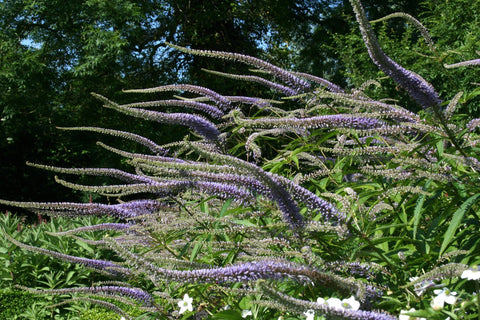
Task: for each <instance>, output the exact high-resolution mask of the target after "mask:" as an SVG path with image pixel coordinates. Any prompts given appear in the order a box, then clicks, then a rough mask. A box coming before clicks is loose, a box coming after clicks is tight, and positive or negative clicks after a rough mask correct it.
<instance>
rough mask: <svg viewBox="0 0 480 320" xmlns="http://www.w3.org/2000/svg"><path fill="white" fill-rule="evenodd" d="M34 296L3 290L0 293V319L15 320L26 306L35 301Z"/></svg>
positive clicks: (17, 291)
mask: <svg viewBox="0 0 480 320" xmlns="http://www.w3.org/2000/svg"><path fill="white" fill-rule="evenodd" d="M37 299H38V298H37V297H35V295H34V294H31V293H29V292H25V291H19V290H10V289H3V290H1V291H0V319H15V317H16V316H17V315H19V314H21V313H22V312H23V311H25V309H26V308H27V306H29V305H33V304H34V303H35V302H36V301H37Z"/></svg>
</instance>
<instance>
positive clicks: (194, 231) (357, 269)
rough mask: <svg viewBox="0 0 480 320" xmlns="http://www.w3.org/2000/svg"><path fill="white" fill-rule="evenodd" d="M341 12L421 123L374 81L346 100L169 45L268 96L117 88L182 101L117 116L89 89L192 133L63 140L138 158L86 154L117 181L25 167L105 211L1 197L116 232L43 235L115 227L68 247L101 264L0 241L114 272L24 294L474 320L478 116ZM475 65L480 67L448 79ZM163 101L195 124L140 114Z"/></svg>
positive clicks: (233, 312)
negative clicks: (130, 147) (89, 181)
mask: <svg viewBox="0 0 480 320" xmlns="http://www.w3.org/2000/svg"><path fill="white" fill-rule="evenodd" d="M351 4H352V6H353V8H354V11H355V14H356V18H357V21H358V23H359V25H360V30H361V33H362V38H363V41H364V43H365V45H366V47H367V51H368V54H369V56H370V58H371V59H372V61H373V62H374V63H375V64H376V65H377V66H378V67H379V69H380V70H381V71H382V72H383V73H384V74H386V75H387V76H389V77H390V78H391V79H393V80H394V81H395V82H396V83H397V84H398V85H399V86H400V87H401V88H403V90H405V92H406V93H407V94H408V95H409V97H410V98H411V99H412V101H414V102H415V103H416V104H418V105H419V106H420V108H421V109H422V110H421V111H420V112H418V113H414V112H412V111H409V110H407V109H405V108H402V107H401V106H398V105H396V104H394V103H391V100H374V99H372V98H370V97H369V96H368V95H367V94H366V93H365V88H367V87H368V86H372V85H377V86H378V85H380V83H378V82H377V81H373V80H372V81H368V82H367V83H365V84H364V85H363V86H361V87H359V88H357V89H355V90H352V92H345V90H344V89H343V88H340V87H339V86H337V85H335V84H333V83H330V82H328V81H326V80H324V79H321V78H318V77H314V76H311V75H306V74H302V73H294V72H288V71H285V70H282V69H279V68H278V67H276V66H274V65H272V64H270V63H267V62H265V61H262V60H259V59H257V58H253V57H249V56H245V55H241V54H236V53H226V52H214V51H202V50H194V49H188V48H183V47H179V46H175V45H171V44H169V45H170V46H171V47H172V48H174V49H177V50H180V51H182V52H184V53H188V54H197V55H202V56H206V57H214V58H220V59H228V60H234V61H237V62H240V63H245V64H247V65H250V66H253V67H254V68H257V69H258V70H256V73H255V74H250V75H246V76H244V75H232V74H224V73H219V72H216V71H215V72H212V71H210V72H211V73H213V74H215V75H216V76H224V77H226V78H231V79H234V80H237V81H251V82H255V83H259V84H262V85H265V86H266V87H267V88H269V89H271V90H272V91H271V93H270V96H269V99H264V98H257V97H239V96H227V95H221V94H219V93H217V92H214V91H212V90H210V89H207V88H204V87H201V86H195V85H188V84H178V85H166V86H160V87H157V88H151V89H138V90H128V91H127V92H130V93H136V94H147V93H150V94H152V93H153V94H154V93H160V92H161V93H164V92H170V91H174V92H177V91H181V92H183V93H184V95H183V96H175V98H176V99H171V100H155V101H146V102H145V101H137V102H133V103H130V104H123V105H120V104H117V103H115V102H114V101H111V100H109V99H108V98H106V97H102V96H100V95H98V94H94V95H95V96H96V97H97V98H99V99H100V100H101V101H102V102H103V103H104V106H105V107H107V108H110V109H113V110H115V111H118V112H121V113H124V114H126V115H129V116H133V117H137V118H142V119H147V120H152V121H156V122H159V123H162V124H180V125H183V126H186V127H188V128H189V129H190V130H191V136H187V137H186V138H185V139H184V140H183V141H178V142H175V143H169V144H165V145H158V144H157V143H155V142H153V141H152V140H150V139H148V138H146V137H141V136H138V135H136V134H134V133H129V132H124V131H119V130H110V129H105V128H92V127H76V128H63V129H65V130H81V131H88V132H96V133H101V134H105V135H113V136H117V137H119V138H123V139H126V140H133V141H136V142H137V143H139V144H140V145H143V146H144V147H146V148H147V149H148V150H149V152H148V153H147V152H145V153H131V152H128V151H126V150H122V149H121V147H119V148H117V147H114V146H110V145H106V144H105V143H102V142H99V143H98V144H99V146H101V147H103V148H104V149H106V150H108V151H110V152H113V153H115V154H117V155H120V156H122V157H123V158H124V162H125V163H127V164H129V165H131V167H132V170H131V171H130V172H127V171H122V170H119V169H111V168H73V169H71V168H62V167H52V166H48V165H41V164H32V165H33V166H35V167H39V168H43V169H46V170H50V171H53V172H56V173H57V174H60V175H62V176H63V175H91V176H93V177H107V178H108V179H107V183H104V182H101V183H99V184H97V185H83V184H79V183H75V182H70V181H67V180H65V179H63V178H59V177H57V178H56V180H57V182H58V183H60V184H62V185H64V186H66V187H70V188H72V189H75V190H80V191H85V192H95V193H98V194H100V195H105V196H107V197H108V199H111V198H114V197H116V198H117V199H118V202H117V203H115V204H101V203H32V202H26V203H21V202H13V201H4V200H2V203H4V204H8V205H15V206H19V207H23V208H27V209H30V210H33V211H35V212H39V213H42V214H43V213H45V214H50V215H52V216H61V217H72V216H75V217H77V216H80V217H81V216H111V217H115V218H117V219H120V220H121V221H122V222H120V223H99V224H92V225H91V226H87V227H79V228H76V229H72V230H68V231H64V232H63V231H62V232H56V233H55V234H56V235H58V236H61V237H62V236H67V235H68V236H73V235H75V238H74V239H76V240H78V241H82V240H81V238H80V237H78V236H76V234H78V233H81V234H84V233H85V232H97V231H104V230H115V231H116V232H117V233H118V235H114V236H107V235H105V236H103V237H101V238H98V240H95V241H89V240H84V241H85V242H87V243H89V244H92V245H96V246H98V247H100V248H109V249H111V250H113V251H114V252H115V253H116V256H114V257H112V259H103V258H102V259H101V258H100V257H98V256H97V257H89V258H84V257H80V256H74V255H69V254H64V253H62V252H61V250H55V251H54V250H45V249H41V248H37V247H34V246H30V245H27V244H25V243H23V242H21V241H19V240H18V239H14V238H13V237H11V236H9V235H8V234H7V235H6V237H7V238H8V240H9V241H10V242H11V243H13V244H14V245H16V246H18V247H21V248H24V249H26V250H29V251H33V252H39V253H42V254H45V255H48V256H52V257H56V258H59V259H60V260H64V261H67V262H69V263H75V264H76V265H80V266H83V267H88V268H92V269H95V270H97V271H99V272H101V273H103V274H105V275H107V276H110V277H111V278H112V279H111V280H104V281H98V282H95V283H93V285H90V286H74V287H71V288H51V289H49V290H46V289H41V290H39V289H32V288H25V289H26V290H28V291H30V292H35V293H42V294H54V295H72V298H71V299H70V300H67V301H66V302H75V301H86V302H90V303H96V304H99V305H101V306H103V307H106V308H109V309H111V310H112V311H114V312H116V313H118V314H119V315H122V316H123V317H125V318H132V315H131V314H130V312H129V310H126V309H125V308H124V307H123V306H124V305H125V304H130V305H134V306H137V307H138V308H139V309H141V310H143V311H144V313H145V314H144V315H145V316H148V315H151V316H154V317H160V318H167V319H170V318H180V317H183V318H188V317H191V316H195V317H197V318H202V317H208V316H211V317H212V318H224V319H225V318H231V319H237V318H242V317H249V316H251V317H253V318H256V319H273V318H278V317H285V318H292V319H295V318H298V317H299V316H300V317H304V316H305V317H307V319H314V318H315V316H316V315H317V318H318V316H319V315H320V316H321V317H326V318H328V319H396V315H399V314H402V315H401V317H407V315H403V313H409V315H411V316H413V317H428V319H444V318H445V317H446V316H449V317H452V318H453V319H458V318H459V317H461V316H467V315H471V314H475V313H476V314H477V315H478V310H477V305H476V302H477V301H475V300H477V299H478V298H476V297H478V295H476V296H475V295H474V294H473V293H474V292H475V290H476V287H474V286H473V285H474V284H476V282H472V281H470V280H478V278H480V271H479V270H478V268H477V267H470V266H474V265H476V264H477V263H478V262H479V261H478V258H477V256H476V253H477V252H478V248H479V246H478V243H479V240H480V239H479V236H478V232H477V230H478V224H479V216H478V212H479V211H478V199H479V198H480V190H479V186H478V180H479V174H478V171H479V170H480V162H479V160H478V143H479V141H480V136H479V135H478V127H479V126H480V119H467V118H466V117H465V116H463V115H456V114H455V109H456V108H457V105H459V104H462V103H468V102H469V98H468V97H463V93H458V94H456V95H455V97H454V98H453V99H452V100H451V101H449V102H448V103H445V102H443V100H442V97H441V96H440V95H439V94H438V93H437V92H436V90H435V89H434V88H433V87H432V86H431V85H430V84H429V83H428V82H427V81H426V80H424V79H423V78H422V77H421V76H419V75H418V74H416V73H414V72H412V71H410V70H408V69H406V68H404V67H402V66H400V65H399V64H398V63H397V62H395V61H393V60H392V59H391V58H390V57H388V56H387V55H385V53H384V52H383V51H382V49H381V48H380V46H379V44H378V41H377V39H376V37H375V35H374V34H373V31H372V29H371V26H370V24H369V22H368V20H367V18H366V15H365V13H364V11H363V8H362V7H361V4H360V2H359V1H357V0H351ZM407 19H412V18H411V17H407ZM416 26H417V27H418V28H420V30H421V32H422V33H423V34H424V36H426V35H427V31H426V29H424V28H423V26H422V25H421V24H420V23H419V22H418V23H416ZM427 40H430V39H428V37H427ZM474 64H479V61H478V60H472V61H468V62H462V63H460V64H454V65H447V66H446V67H449V68H451V67H460V66H464V65H474ZM259 75H260V76H259ZM192 95H196V96H195V97H192ZM279 96H283V97H282V98H279ZM388 98H390V99H391V98H392V97H388ZM169 107H185V108H190V109H194V110H195V112H196V113H195V114H191V113H182V112H160V111H155V110H151V109H152V108H169ZM200 114H202V115H200ZM112 181H120V182H112ZM453 290H457V291H458V292H459V294H457V292H456V291H453ZM182 297H183V299H182ZM460 302H462V303H460ZM119 303H121V304H119ZM194 305H195V309H194ZM178 309H179V310H178ZM412 309H416V310H419V311H416V312H415V311H414V310H412ZM407 310H408V311H407Z"/></svg>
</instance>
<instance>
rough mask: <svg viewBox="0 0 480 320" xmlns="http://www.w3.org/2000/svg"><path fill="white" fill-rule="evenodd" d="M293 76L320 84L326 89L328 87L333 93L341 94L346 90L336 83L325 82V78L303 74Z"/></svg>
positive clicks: (295, 73) (298, 73)
mask: <svg viewBox="0 0 480 320" xmlns="http://www.w3.org/2000/svg"><path fill="white" fill-rule="evenodd" d="M292 74H293V75H296V76H298V77H301V78H305V79H307V80H310V81H313V82H315V83H318V84H320V85H322V86H324V87H327V89H328V90H330V91H332V92H340V93H343V92H345V90H343V89H342V88H340V87H339V86H337V85H336V84H334V83H332V82H330V81H328V80H325V79H323V78H320V77H316V76H313V75H311V74H308V73H303V72H292Z"/></svg>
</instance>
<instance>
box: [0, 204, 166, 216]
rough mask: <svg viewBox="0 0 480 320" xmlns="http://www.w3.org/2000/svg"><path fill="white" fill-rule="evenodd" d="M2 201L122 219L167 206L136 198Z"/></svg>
mask: <svg viewBox="0 0 480 320" xmlns="http://www.w3.org/2000/svg"><path fill="white" fill-rule="evenodd" d="M0 203H2V204H5V205H10V206H15V207H19V208H25V209H28V210H32V211H36V212H40V213H42V214H43V213H50V215H54V216H68V217H81V216H112V217H117V218H121V219H128V218H132V217H135V216H138V215H143V214H148V213H152V212H155V211H157V210H159V209H160V208H164V207H165V205H164V204H162V203H160V202H158V201H154V200H135V201H130V202H126V203H122V204H115V205H107V204H100V203H75V202H18V201H5V200H1V199H0Z"/></svg>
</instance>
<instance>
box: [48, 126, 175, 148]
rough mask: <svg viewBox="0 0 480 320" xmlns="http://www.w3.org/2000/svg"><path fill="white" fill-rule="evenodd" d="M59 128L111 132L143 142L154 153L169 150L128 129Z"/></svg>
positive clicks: (110, 133)
mask: <svg viewBox="0 0 480 320" xmlns="http://www.w3.org/2000/svg"><path fill="white" fill-rule="evenodd" d="M57 129H60V130H67V131H92V132H99V133H103V134H109V135H112V136H115V137H120V138H125V139H128V140H132V141H135V142H137V143H139V144H142V145H144V146H146V147H147V148H148V149H150V150H151V151H152V152H153V153H155V154H166V153H167V150H165V149H164V148H162V147H160V146H159V145H157V144H156V143H155V142H153V141H152V140H150V139H147V138H145V137H142V136H140V135H138V134H135V133H131V132H126V131H119V130H113V129H104V128H97V127H69V128H65V127H57Z"/></svg>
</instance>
